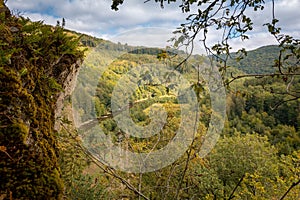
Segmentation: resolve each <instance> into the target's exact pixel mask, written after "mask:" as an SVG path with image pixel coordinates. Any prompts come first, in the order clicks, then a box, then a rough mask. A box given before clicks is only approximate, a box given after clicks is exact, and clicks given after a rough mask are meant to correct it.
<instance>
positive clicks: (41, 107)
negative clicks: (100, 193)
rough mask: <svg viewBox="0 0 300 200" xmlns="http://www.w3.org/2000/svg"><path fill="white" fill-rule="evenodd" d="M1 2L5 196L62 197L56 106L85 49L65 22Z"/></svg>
mask: <svg viewBox="0 0 300 200" xmlns="http://www.w3.org/2000/svg"><path fill="white" fill-rule="evenodd" d="M0 3H1V8H0V85H1V86H0V147H3V148H1V149H5V150H2V151H0V179H1V184H0V199H1V198H4V199H9V198H10V197H12V198H13V199H61V198H62V193H63V189H64V187H63V181H62V179H61V173H60V168H59V165H58V148H57V140H56V139H57V138H56V135H57V133H56V130H54V124H55V108H56V102H57V99H58V97H59V94H60V93H61V91H62V89H63V85H64V82H65V81H66V80H65V78H66V77H68V74H69V73H70V72H71V71H74V68H78V67H79V65H78V61H80V60H81V59H82V58H83V52H82V51H80V50H78V48H77V47H78V46H77V42H78V41H77V39H76V38H74V37H72V36H68V35H67V34H66V33H65V32H64V30H63V28H62V27H59V26H57V27H51V26H47V25H43V24H42V23H41V22H30V21H29V20H28V19H24V18H22V17H15V16H11V15H10V13H9V12H8V11H9V10H8V9H7V8H6V7H5V5H4V4H3V1H1V2H0Z"/></svg>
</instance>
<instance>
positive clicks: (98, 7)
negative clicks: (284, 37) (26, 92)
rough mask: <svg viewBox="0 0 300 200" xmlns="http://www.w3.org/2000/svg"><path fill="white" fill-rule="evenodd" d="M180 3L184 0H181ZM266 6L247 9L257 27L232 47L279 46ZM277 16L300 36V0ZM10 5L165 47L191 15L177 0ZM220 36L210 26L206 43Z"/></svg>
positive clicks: (51, 20)
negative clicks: (269, 26) (116, 5)
mask: <svg viewBox="0 0 300 200" xmlns="http://www.w3.org/2000/svg"><path fill="white" fill-rule="evenodd" d="M178 2H180V1H178ZM266 2H267V3H266V5H265V9H264V10H263V11H259V12H248V14H249V15H250V16H251V17H252V18H253V20H254V30H253V31H252V33H250V34H249V36H250V39H249V40H247V41H243V42H241V40H240V39H234V40H233V41H231V43H230V44H231V45H232V46H233V50H237V49H239V48H242V47H244V48H246V49H247V50H251V49H255V48H258V47H260V46H263V45H269V44H276V41H275V39H274V38H273V37H272V36H270V35H269V34H268V33H267V28H266V27H265V26H263V24H264V23H267V22H270V21H271V19H272V12H271V4H270V0H266ZM275 5H276V7H275V9H276V10H275V14H276V17H277V18H278V19H279V20H280V22H279V25H280V26H281V28H282V32H283V33H286V34H290V35H291V36H294V37H296V38H300V12H299V8H300V0H276V4H275ZM7 6H8V7H9V8H10V9H11V10H12V12H13V13H15V14H21V15H22V16H25V17H29V18H30V19H31V20H33V21H40V20H42V21H44V23H46V24H51V25H56V23H57V21H58V20H59V21H62V18H64V19H65V21H66V28H67V29H70V30H74V31H77V32H81V33H86V34H89V35H92V36H96V37H98V38H103V39H108V40H111V41H114V42H121V43H123V44H124V43H127V44H129V45H144V46H151V47H165V46H167V45H170V44H171V43H170V42H167V41H168V39H170V38H171V37H173V36H174V35H173V34H172V32H173V31H174V30H175V29H176V28H177V27H179V26H180V24H182V23H184V22H185V18H186V17H187V14H185V13H182V12H181V9H180V8H179V7H178V6H179V3H173V4H170V5H166V6H165V7H164V9H162V8H160V4H159V3H155V2H154V0H152V1H150V2H147V3H144V0H125V2H124V3H123V5H121V6H120V7H119V11H113V10H111V0H8V1H7ZM219 40H220V33H218V32H216V31H214V30H212V31H211V33H210V35H209V38H208V43H209V44H214V43H216V42H218V41H219ZM196 53H204V51H203V47H202V46H201V45H200V43H196Z"/></svg>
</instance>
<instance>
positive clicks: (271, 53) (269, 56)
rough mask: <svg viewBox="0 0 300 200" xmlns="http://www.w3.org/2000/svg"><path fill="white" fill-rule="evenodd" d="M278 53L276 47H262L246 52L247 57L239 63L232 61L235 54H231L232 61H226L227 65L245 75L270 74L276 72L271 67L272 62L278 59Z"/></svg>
mask: <svg viewBox="0 0 300 200" xmlns="http://www.w3.org/2000/svg"><path fill="white" fill-rule="evenodd" d="M279 51H280V48H279V47H278V46H276V45H269V46H263V47H260V48H258V49H255V50H252V51H248V52H247V56H246V57H245V58H244V59H242V60H241V61H239V62H237V61H236V60H235V59H234V57H236V53H233V54H232V57H233V59H230V60H229V61H228V65H229V66H232V67H235V68H237V69H239V70H241V71H243V72H244V73H247V74H262V73H272V72H274V71H275V70H276V69H275V68H274V67H273V65H274V60H275V59H276V58H278V55H279Z"/></svg>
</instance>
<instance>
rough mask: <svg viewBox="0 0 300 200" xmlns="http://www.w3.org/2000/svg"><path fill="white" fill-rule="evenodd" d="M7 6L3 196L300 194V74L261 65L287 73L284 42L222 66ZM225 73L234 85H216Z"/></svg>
mask: <svg viewBox="0 0 300 200" xmlns="http://www.w3.org/2000/svg"><path fill="white" fill-rule="evenodd" d="M1 6H2V5H1ZM0 9H1V13H0V14H1V15H0V22H1V27H0V36H1V37H0V56H1V65H0V83H1V87H0V108H1V110H0V117H1V118H0V120H1V121H0V128H1V131H0V199H70V200H71V199H72V200H73V199H85V200H88V199H91V200H94V199H107V200H108V199H153V200H155V199H157V200H159V199H201V200H202V199H228V200H229V199H242V200H244V199H257V200H261V199H266V200H269V199H290V200H295V199H299V198H300V100H299V99H292V100H290V99H289V98H288V95H287V94H286V88H287V85H288V84H289V83H291V84H292V85H290V86H289V89H290V90H292V91H299V89H300V78H299V76H295V77H293V78H290V77H282V76H276V75H274V76H261V74H265V73H273V72H276V68H275V67H274V62H273V61H274V60H276V59H277V58H278V56H279V55H280V53H281V52H280V48H279V46H275V45H270V46H263V47H260V48H259V49H256V50H253V51H249V52H248V53H247V57H245V58H244V59H241V60H240V59H235V55H238V53H237V54H236V53H232V58H231V59H229V60H228V66H230V67H228V68H227V69H226V71H225V72H224V73H221V74H222V76H214V75H211V71H209V69H211V68H214V69H217V71H218V69H219V68H221V64H219V63H217V61H216V60H214V61H213V62H212V59H214V58H212V57H209V56H205V55H198V54H193V55H187V54H186V53H185V52H184V51H180V50H176V49H173V48H166V49H162V48H149V47H143V46H130V45H128V44H122V43H113V42H111V41H108V40H104V39H99V38H95V37H92V36H88V35H85V34H81V33H76V32H74V31H69V30H66V29H64V25H63V23H58V24H57V26H55V27H52V26H49V25H44V24H43V23H42V22H31V21H30V20H28V19H26V18H23V17H16V16H11V15H10V13H9V11H7V10H4V9H3V6H2V7H1V8H0ZM41 47H42V48H41ZM186 58H188V59H186ZM287 62H289V63H290V64H291V63H295V60H293V58H287ZM296 63H297V62H296ZM218 67H219V68H218ZM220 71H221V70H220ZM77 72H78V77H77V78H76V79H77V81H76V84H75V86H74V90H73V92H72V93H68V94H67V91H69V88H70V87H72V86H70V85H68V84H69V83H68V84H67V85H66V82H68V80H69V79H70V78H74V77H73V76H72V75H73V74H74V73H77ZM221 72H222V71H221ZM249 74H251V76H247V75H249ZM252 74H256V76H252ZM240 76H241V77H243V78H239V77H240ZM218 78H220V79H221V81H222V82H225V83H228V84H226V85H225V86H223V85H222V86H220V87H216V91H217V93H218V95H219V96H218V95H217V96H215V95H214V91H213V90H214V89H215V87H212V86H211V85H210V84H214V86H218V85H217V84H216V83H218V82H217V81H218V80H215V79H218ZM208 80H209V81H208ZM231 80H233V81H232V82H231ZM210 81H212V82H210ZM229 83H230V84H229ZM220 88H221V89H220ZM222 88H224V94H223V90H222ZM61 95H62V96H61ZM216 97H221V98H219V99H218V98H216ZM62 98H63V101H62V106H61V111H59V116H57V112H58V111H57V107H58V104H57V102H58V100H59V99H62ZM223 111H224V113H223ZM217 123H221V124H223V125H222V126H221V128H220V129H221V131H220V132H218V135H217V136H214V135H213V137H216V138H215V140H216V141H215V143H214V142H212V144H213V146H212V147H211V148H209V152H207V153H205V154H201V152H203V147H202V146H203V145H205V144H206V141H209V140H210V138H209V135H207V133H208V132H210V131H212V132H214V128H215V129H217V128H216V126H214V124H217ZM54 127H58V128H54ZM133 133H134V134H135V135H133ZM153 133H155V134H153ZM143 134H144V135H143ZM180 134H181V137H178V136H177V135H180ZM145 135H146V136H145ZM143 136H144V137H143ZM170 143H173V144H175V145H173V146H172V147H171V150H170V151H168V152H167V154H163V156H162V157H161V158H160V159H156V158H155V157H153V156H156V155H157V154H155V153H156V152H162V151H163V150H164V149H165V147H168V145H169V144H170ZM209 144H210V143H209ZM128 155H129V156H128ZM132 155H134V156H132ZM203 155H204V156H203ZM139 156H141V157H139ZM142 156H145V157H142ZM140 162H142V164H141V163H140Z"/></svg>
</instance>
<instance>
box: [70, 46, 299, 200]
mask: <svg viewBox="0 0 300 200" xmlns="http://www.w3.org/2000/svg"><path fill="white" fill-rule="evenodd" d="M109 46H110V47H109ZM132 48H133V47H128V46H127V45H121V44H114V45H113V44H111V43H110V42H108V41H103V43H102V44H101V43H100V44H99V46H98V47H96V48H95V49H94V50H93V51H91V52H90V53H89V55H88V57H87V58H88V59H86V62H85V65H84V66H83V68H82V72H83V73H82V74H80V76H79V78H78V85H77V87H78V88H77V90H76V89H75V93H74V94H73V99H72V101H73V106H74V107H75V108H76V110H77V112H76V113H77V126H78V127H79V133H80V134H81V136H82V140H83V142H84V143H85V146H87V147H90V150H91V151H92V152H93V153H94V155H97V156H101V155H102V154H101V152H99V151H98V149H101V148H100V147H99V146H97V145H99V143H97V142H95V141H98V142H99V140H97V138H99V132H98V131H97V130H98V129H97V128H94V126H97V124H96V125H95V120H93V119H95V118H96V119H98V120H96V121H98V122H99V126H100V129H101V130H102V131H103V132H104V134H105V135H109V138H110V139H111V142H112V144H113V145H116V146H118V147H121V148H123V149H126V150H130V151H132V152H139V153H150V152H151V151H153V150H159V149H161V148H163V147H164V146H166V145H167V144H168V142H170V141H171V140H172V138H173V137H174V136H175V135H174V134H175V133H176V131H177V130H178V127H179V126H180V120H181V117H182V116H181V111H180V106H182V104H180V103H179V102H178V99H177V96H176V94H175V93H173V91H174V90H172V89H170V88H172V87H171V85H172V83H171V82H168V81H170V80H167V78H166V80H165V81H162V80H160V79H159V78H157V77H153V76H151V75H150V73H149V74H148V75H147V72H146V71H144V72H141V71H138V70H139V67H140V66H144V65H149V64H150V65H153V64H154V65H156V66H157V67H163V66H164V67H171V68H176V69H177V71H178V72H180V73H181V74H182V75H183V76H184V77H185V78H186V79H187V80H189V83H190V87H192V88H193V89H194V91H195V93H196V95H197V99H198V102H199V119H200V120H199V123H198V129H197V133H196V135H195V139H194V141H193V143H192V145H191V147H190V149H189V150H187V152H186V153H185V154H184V155H182V157H180V158H179V159H178V160H177V161H176V162H174V163H172V164H171V165H169V166H167V167H165V168H162V169H160V170H158V171H155V172H148V173H144V174H134V173H124V172H121V171H114V172H115V173H116V174H117V175H116V174H113V175H112V176H105V174H106V175H107V174H109V173H108V172H107V171H105V170H104V171H103V169H102V170H101V168H98V167H97V166H95V165H94V164H92V165H91V166H90V167H89V168H87V169H86V170H84V171H85V172H87V173H88V174H89V175H91V176H92V177H93V178H94V179H95V180H97V183H99V182H100V183H99V187H100V188H102V189H100V190H99V188H98V189H97V190H93V192H94V193H90V194H86V195H87V196H90V195H91V196H93V195H95V197H93V198H96V196H97V195H99V192H100V193H101V195H102V196H101V198H104V199H105V198H107V199H109V198H113V199H118V198H129V199H135V198H138V196H141V195H145V196H146V197H147V198H149V199H176V198H178V199H189V198H191V199H192V198H196V199H224V198H225V199H227V198H233V196H234V198H236V199H247V198H248V199H280V198H281V197H282V196H284V194H285V192H286V191H288V190H289V188H292V189H291V190H289V192H288V195H287V196H286V197H285V198H286V199H295V198H298V197H299V195H300V194H299V191H298V190H299V185H298V186H297V188H294V186H295V185H296V183H298V181H299V175H300V174H299V165H300V154H299V152H300V151H299V150H300V146H299V144H300V131H299V122H300V121H299V120H300V115H299V109H300V107H299V105H300V104H299V101H290V102H283V101H282V100H283V99H284V98H285V97H284V95H280V94H278V93H280V91H283V92H284V90H285V84H286V82H285V81H284V80H282V79H281V78H276V77H274V78H247V79H242V80H237V81H235V82H233V83H232V84H231V85H230V86H229V87H228V89H227V92H226V93H227V99H226V102H227V120H226V123H225V128H224V129H223V132H222V134H221V138H220V139H219V142H218V143H217V145H216V146H215V148H214V149H213V151H212V152H211V153H210V154H209V155H208V156H207V157H206V158H201V157H198V156H197V152H198V151H199V149H201V144H202V142H203V138H204V137H205V133H206V131H207V129H208V124H209V121H210V114H211V104H210V103H211V99H210V96H209V94H210V93H209V90H208V87H207V83H205V80H204V79H203V77H202V76H203V74H201V73H200V74H198V72H197V69H196V68H197V66H204V65H209V61H208V60H207V59H206V58H205V57H202V56H199V55H196V56H192V57H191V58H190V59H189V61H188V62H185V63H184V64H183V65H180V67H178V63H180V61H182V59H183V58H185V57H184V56H185V55H184V54H180V53H179V54H178V55H177V56H174V54H173V53H171V52H168V50H163V49H156V50H155V49H148V48H145V47H135V48H137V49H139V50H133V49H132ZM266 49H267V51H266ZM261 51H263V52H264V54H263V56H261ZM181 53H182V52H181ZM277 53H278V52H277V47H275V46H269V47H262V48H260V49H258V50H254V51H251V52H249V53H248V55H250V57H249V58H247V59H245V60H242V61H241V62H242V63H244V64H243V65H245V67H244V68H239V67H238V66H240V65H241V64H240V63H233V65H232V66H237V67H236V68H237V69H236V68H235V67H231V68H230V71H231V72H233V73H234V74H244V73H245V72H249V73H264V72H271V71H272V70H273V68H272V64H271V63H272V59H273V60H274V59H276V56H278V55H277ZM162 55H163V57H162ZM232 62H233V61H232ZM247 63H249V65H247ZM248 66H249V68H247V67H248ZM243 69H249V70H251V71H243ZM252 70H254V71H252ZM128 73H133V74H136V76H137V77H138V80H140V82H139V83H138V84H137V85H136V89H135V91H134V93H133V94H132V95H131V96H130V98H129V105H130V106H129V110H130V117H131V119H132V120H133V122H134V123H135V124H137V125H140V126H142V127H143V126H144V127H145V126H147V125H149V124H150V123H151V121H152V120H153V118H150V116H151V114H150V113H151V109H155V108H159V109H162V108H163V109H165V111H166V112H167V117H166V125H165V126H164V127H163V129H162V130H161V132H160V134H158V135H155V136H153V137H150V138H145V139H141V138H134V137H130V135H129V133H130V130H131V129H129V130H128V129H127V130H126V131H124V130H122V129H121V128H120V127H119V126H118V124H117V122H116V121H115V120H116V119H114V118H113V116H112V114H111V112H112V108H111V99H112V94H113V92H114V90H115V88H116V87H119V86H118V84H119V81H121V80H122V77H124V76H127V74H128ZM228 74H230V73H228ZM198 75H199V76H198ZM92 77H94V78H92ZM199 77H200V78H199ZM173 81H174V80H173ZM299 81H300V80H299V79H297V80H296V81H295V82H297V83H296V84H295V85H294V87H296V88H299V86H300V85H299V83H300V82H299ZM127 86H128V85H121V86H120V87H121V90H123V91H126V88H127ZM175 87H176V86H175ZM122 88H123V89H122ZM274 91H276V92H274ZM127 131H128V132H127ZM131 131H132V130H131ZM100 143H101V142H100ZM97 156H96V157H97ZM96 159H98V160H100V161H101V160H102V161H103V159H101V157H100V158H99V157H98V158H96ZM117 160H119V159H117V158H116V162H118V161H117ZM124 165H126V163H124ZM97 168H98V169H97ZM96 169H97V170H96ZM95 171H96V172H95ZM119 176H121V177H122V179H121V180H123V181H124V180H125V183H124V182H123V184H121V183H120V182H119V181H120V179H118V178H117V177H119ZM126 181H129V182H130V185H129V186H128V185H127V184H126ZM121 182H122V181H121ZM90 184H91V185H93V184H94V183H90ZM122 185H123V187H122ZM131 186H132V187H133V188H136V190H138V192H136V191H135V189H133V188H132V187H131ZM107 188H109V192H108V191H107ZM126 188H127V189H126ZM81 192H82V190H81ZM72 195H74V196H76V195H79V194H78V193H77V192H76V193H75V194H72Z"/></svg>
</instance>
